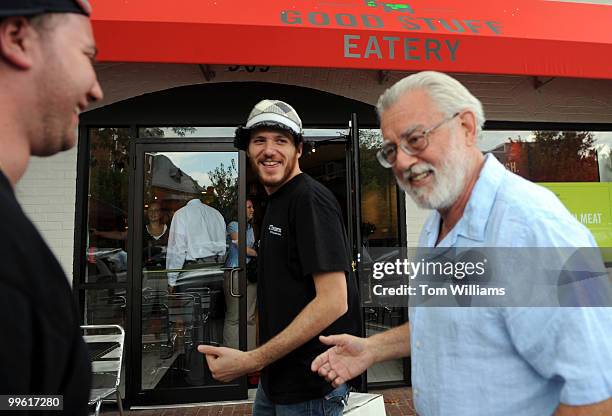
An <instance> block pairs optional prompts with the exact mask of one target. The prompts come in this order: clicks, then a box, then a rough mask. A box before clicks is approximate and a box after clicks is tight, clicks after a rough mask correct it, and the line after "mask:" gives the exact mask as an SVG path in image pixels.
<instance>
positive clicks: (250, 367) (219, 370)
mask: <svg viewBox="0 0 612 416" xmlns="http://www.w3.org/2000/svg"><path fill="white" fill-rule="evenodd" d="M198 351H199V352H201V353H202V354H205V355H206V362H207V363H208V368H210V372H211V373H212V376H213V378H214V379H215V380H219V381H223V382H228V381H232V380H235V379H237V378H238V377H240V376H243V375H245V374H248V373H252V372H253V371H255V370H257V368H256V365H255V363H254V360H253V359H252V358H250V357H249V353H248V352H245V351H240V350H235V349H233V348H226V347H213V346H210V345H199V346H198Z"/></svg>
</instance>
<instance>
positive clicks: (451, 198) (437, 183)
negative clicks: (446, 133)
mask: <svg viewBox="0 0 612 416" xmlns="http://www.w3.org/2000/svg"><path fill="white" fill-rule="evenodd" d="M450 143H451V144H450V146H449V147H450V148H449V149H448V153H447V157H446V158H444V159H443V160H442V161H441V163H440V167H439V168H435V167H434V166H433V165H431V164H429V163H425V162H423V163H419V164H417V165H415V166H413V167H412V168H410V169H408V170H406V171H404V172H403V174H402V176H403V177H402V178H398V177H396V178H395V179H396V180H397V184H398V185H399V186H400V188H401V189H403V190H404V192H406V193H407V194H408V195H410V197H411V198H412V199H413V200H414V202H415V203H416V204H417V205H418V206H419V207H420V208H427V209H436V210H440V209H446V208H449V207H450V206H451V205H453V204H454V203H455V201H457V199H458V198H459V196H460V195H461V192H463V190H464V189H465V184H466V178H467V171H468V167H469V160H468V157H467V154H466V152H465V150H464V149H463V148H462V147H461V146H460V145H459V142H458V140H456V138H454V137H453V138H451V141H450ZM427 170H431V171H433V181H432V182H433V183H432V184H431V185H428V186H424V187H413V186H411V185H410V182H409V181H408V178H409V177H410V175H411V174H413V173H415V172H413V171H416V172H417V173H422V172H425V171H427Z"/></svg>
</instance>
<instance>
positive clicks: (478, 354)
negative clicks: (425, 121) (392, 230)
mask: <svg viewBox="0 0 612 416" xmlns="http://www.w3.org/2000/svg"><path fill="white" fill-rule="evenodd" d="M439 228H440V214H439V213H438V212H434V213H432V215H431V216H430V217H429V219H428V220H427V222H426V223H425V226H424V228H423V231H422V233H421V237H420V241H419V246H420V247H434V246H435V244H436V240H437V238H438V233H439ZM594 246H596V243H595V241H594V239H593V237H592V235H591V233H590V232H589V231H588V230H587V229H586V228H585V227H584V226H583V225H582V224H580V223H579V222H578V221H576V219H575V218H574V217H573V216H572V215H571V214H570V213H569V212H568V211H567V209H566V208H565V207H564V206H563V205H562V204H561V202H560V201H559V200H558V199H557V198H556V197H555V195H554V194H553V193H552V192H550V191H548V190H547V189H545V188H542V187H540V186H538V185H536V184H533V183H531V182H529V181H527V180H525V179H523V178H521V177H519V176H517V175H514V174H512V173H510V172H509V171H507V170H506V169H505V168H504V167H503V166H502V165H501V164H500V163H499V162H498V161H497V159H495V157H493V156H492V155H487V157H486V159H485V164H484V166H483V169H482V171H481V173H480V177H479V178H478V181H477V182H476V184H475V186H474V189H473V191H472V195H471V196H470V200H469V202H468V204H467V206H466V208H465V211H464V214H463V217H462V218H461V219H460V220H459V222H458V223H457V224H456V225H455V227H454V228H453V229H452V230H451V232H450V233H449V234H448V235H446V237H445V238H444V239H443V240H442V241H441V242H440V244H439V245H438V247H594ZM410 325H411V356H412V383H413V395H414V403H415V407H416V410H417V412H418V413H419V415H420V416H434V415H435V416H441V415H453V416H463V415H465V416H476V415H486V416H496V415H500V416H501V415H521V416H530V415H533V416H542V415H551V414H552V413H553V412H554V411H555V409H556V408H557V407H558V405H559V403H560V402H561V403H565V404H569V405H583V404H590V403H595V402H599V401H602V400H605V399H607V398H609V397H611V396H612V308H526V307H516V308H474V307H472V308H470V307H466V308H435V307H411V308H410Z"/></svg>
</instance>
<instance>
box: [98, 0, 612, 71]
mask: <svg viewBox="0 0 612 416" xmlns="http://www.w3.org/2000/svg"><path fill="white" fill-rule="evenodd" d="M91 2H92V4H93V8H94V14H93V17H92V19H93V25H94V31H95V36H96V40H97V43H98V48H99V50H100V54H99V59H100V60H102V61H125V62H175V63H200V64H240V65H274V66H300V67H325V68H368V69H384V70H403V71H416V70H424V69H434V70H439V71H446V72H467V73H486V74H518V75H541V76H562V77H583V78H610V79H612V6H605V5H594V4H580V3H565V2H555V1H538V0H512V1H507V0H487V1H474V2H469V3H468V2H459V1H456V0H427V1H426V0H395V1H394V0H390V1H388V2H383V1H380V0H325V1H315V0H286V1H281V0H265V1H258V0H250V1H244V0H236V1H229V0H216V1H213V0H165V1H162V0H92V1H91Z"/></svg>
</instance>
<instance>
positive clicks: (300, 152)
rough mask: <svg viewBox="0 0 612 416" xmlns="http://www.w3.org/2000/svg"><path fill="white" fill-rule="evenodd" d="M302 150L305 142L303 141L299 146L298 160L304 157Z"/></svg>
mask: <svg viewBox="0 0 612 416" xmlns="http://www.w3.org/2000/svg"><path fill="white" fill-rule="evenodd" d="M302 150H304V142H303V141H301V142H300V144H298V145H297V154H298V159H299V158H300V157H302Z"/></svg>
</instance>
